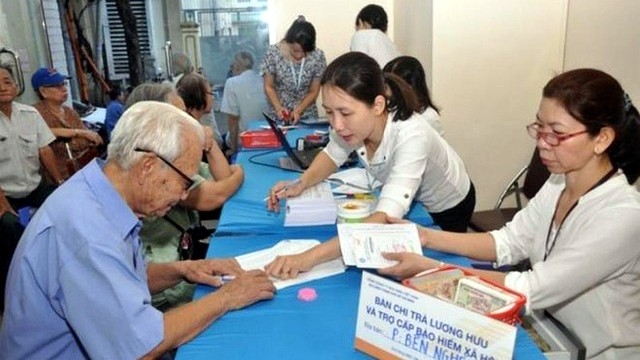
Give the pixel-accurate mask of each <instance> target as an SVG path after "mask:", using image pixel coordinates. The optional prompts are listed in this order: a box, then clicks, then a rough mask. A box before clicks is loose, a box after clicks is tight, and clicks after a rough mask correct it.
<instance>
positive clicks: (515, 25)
mask: <svg viewBox="0 0 640 360" xmlns="http://www.w3.org/2000/svg"><path fill="white" fill-rule="evenodd" d="M566 7H567V0H564V1H560V0H528V1H524V0H523V1H509V2H505V1H502V0H484V1H482V5H479V4H478V2H476V1H474V0H434V5H433V17H434V20H433V68H432V73H433V87H432V92H433V95H434V99H435V102H436V104H437V105H439V106H440V107H441V110H442V111H441V115H442V124H443V126H444V129H445V137H446V139H447V140H448V141H449V143H450V144H451V145H452V146H453V147H454V148H455V149H456V150H457V152H458V154H459V155H460V156H461V157H462V159H463V160H464V161H465V164H466V165H467V169H468V171H469V173H470V175H471V178H472V180H473V181H474V183H475V185H476V192H477V198H478V201H477V206H476V207H477V208H478V209H483V208H490V207H491V206H493V203H494V202H495V199H496V197H497V196H498V195H499V193H500V191H501V190H502V188H503V187H504V185H505V184H506V183H507V182H508V180H509V179H510V178H511V176H512V175H513V174H514V173H515V172H516V171H517V170H518V169H520V168H521V167H522V166H523V164H525V163H527V162H528V160H529V158H530V156H531V153H532V151H533V149H534V147H535V142H534V141H533V140H532V139H530V138H529V137H528V136H527V135H526V133H525V130H524V127H525V125H526V124H528V123H530V122H532V121H533V120H534V119H535V113H536V111H537V107H538V104H539V101H540V94H541V89H542V87H543V85H544V84H545V83H546V82H547V81H548V80H549V79H550V78H551V77H553V75H554V74H556V73H558V72H560V71H561V70H562V59H563V48H564V30H565V19H566Z"/></svg>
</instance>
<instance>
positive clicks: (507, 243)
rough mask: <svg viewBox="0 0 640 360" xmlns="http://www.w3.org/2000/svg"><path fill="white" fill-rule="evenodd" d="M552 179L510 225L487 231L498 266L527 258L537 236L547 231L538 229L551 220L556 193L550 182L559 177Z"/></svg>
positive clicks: (515, 262) (517, 214) (518, 213)
mask: <svg viewBox="0 0 640 360" xmlns="http://www.w3.org/2000/svg"><path fill="white" fill-rule="evenodd" d="M552 177H553V178H554V179H553V180H548V181H547V182H546V183H545V184H544V185H543V186H542V188H541V189H540V191H538V193H537V194H536V195H535V196H534V197H533V198H532V199H531V200H529V202H528V203H527V205H525V207H524V208H522V209H521V210H520V211H518V212H517V213H516V215H515V216H514V217H513V219H512V220H511V221H510V222H508V223H507V224H506V225H505V226H504V227H502V228H501V229H499V230H494V231H491V232H490V233H491V236H493V238H494V240H495V246H496V263H497V264H498V266H502V265H513V264H517V263H518V262H520V261H522V260H524V259H527V258H529V256H530V255H529V254H530V252H531V251H532V249H533V248H534V246H535V245H534V241H535V236H536V233H537V232H539V231H543V232H544V231H545V230H546V229H542V230H541V229H540V227H541V226H542V225H541V224H542V223H547V224H548V222H549V221H551V217H552V216H553V207H554V201H555V200H554V199H555V198H557V192H558V191H557V189H556V190H554V189H553V187H554V185H553V183H554V182H556V181H558V180H559V178H557V177H556V176H555V175H552Z"/></svg>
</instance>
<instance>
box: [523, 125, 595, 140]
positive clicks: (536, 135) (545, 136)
mask: <svg viewBox="0 0 640 360" xmlns="http://www.w3.org/2000/svg"><path fill="white" fill-rule="evenodd" d="M587 132H588V130H582V131H578V132H574V133H571V134H556V133H553V132H544V131H542V125H540V124H538V123H533V124H529V125H527V134H529V136H531V138H533V139H535V140H538V139H540V138H542V140H544V142H546V143H547V144H549V145H551V146H558V145H560V143H561V142H563V141H565V140H567V139H570V138H572V137H574V136H578V135H582V134H585V133H587Z"/></svg>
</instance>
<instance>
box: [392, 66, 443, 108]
mask: <svg viewBox="0 0 640 360" xmlns="http://www.w3.org/2000/svg"><path fill="white" fill-rule="evenodd" d="M382 71H383V72H385V73H392V74H396V75H398V76H400V77H401V78H402V79H403V80H404V81H406V82H407V83H408V84H409V85H411V87H412V88H413V91H414V92H415V93H416V97H417V98H418V103H419V105H420V109H419V112H421V113H422V112H424V111H425V110H427V109H428V108H432V109H433V110H435V111H436V112H437V113H438V114H440V109H439V108H438V107H437V106H436V105H435V104H434V103H433V101H431V96H429V87H428V86H427V76H426V74H425V72H424V68H423V67H422V64H420V61H418V59H416V58H414V57H413V56H398V57H397V58H395V59H393V60H391V61H389V62H388V63H387V64H386V65H385V66H384V68H383V69H382Z"/></svg>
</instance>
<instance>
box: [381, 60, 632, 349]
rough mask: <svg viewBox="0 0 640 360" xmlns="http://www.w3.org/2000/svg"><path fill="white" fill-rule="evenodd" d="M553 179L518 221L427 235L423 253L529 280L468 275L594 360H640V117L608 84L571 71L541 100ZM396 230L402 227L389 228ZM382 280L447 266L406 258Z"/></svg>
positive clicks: (595, 75) (597, 74)
mask: <svg viewBox="0 0 640 360" xmlns="http://www.w3.org/2000/svg"><path fill="white" fill-rule="evenodd" d="M527 132H528V134H529V135H530V136H531V137H532V138H534V139H535V140H536V141H537V147H538V151H539V152H540V158H541V159H542V162H543V164H544V165H545V166H546V167H547V168H548V169H549V171H550V172H551V174H552V175H551V176H550V178H549V179H548V180H547V182H546V183H545V185H544V186H543V187H542V188H541V189H540V191H539V192H538V193H537V194H536V196H535V197H534V198H533V199H531V201H530V202H529V203H528V204H527V206H526V207H524V208H523V209H522V210H520V211H519V212H518V213H517V214H516V215H515V217H514V218H513V221H511V222H510V223H508V224H507V225H505V226H504V227H503V228H502V229H500V230H496V231H492V232H489V233H470V234H454V233H449V232H441V231H436V230H431V229H424V228H421V229H420V238H421V241H422V245H423V246H425V247H428V248H431V249H435V250H439V251H444V252H450V253H455V254H459V255H463V256H468V257H471V258H475V259H481V260H487V261H495V262H496V264H497V265H498V266H502V265H511V264H517V263H518V262H520V261H522V260H525V259H529V260H530V262H531V264H532V269H531V270H529V271H526V272H515V271H513V272H507V273H502V272H495V271H481V270H472V269H468V270H469V271H471V272H473V273H476V274H478V275H481V276H483V277H485V278H487V279H491V280H494V281H496V282H498V283H501V284H504V285H506V286H507V287H509V288H511V289H514V290H516V291H519V292H521V293H522V294H524V295H526V297H527V303H526V311H527V312H530V311H534V310H547V311H548V312H549V313H551V314H552V315H553V316H554V317H555V318H556V319H558V320H559V321H560V322H562V323H563V324H564V325H565V326H566V327H567V328H568V329H569V330H570V331H572V332H573V333H574V334H575V335H576V336H577V337H578V338H579V339H580V340H581V341H582V343H583V344H584V345H585V346H586V348H587V357H588V358H593V359H639V358H640V246H638V244H639V243H638V241H639V239H640V194H638V191H637V189H636V188H635V187H634V186H633V185H632V184H633V183H634V182H635V181H636V179H637V178H638V175H639V174H640V115H639V114H638V110H637V108H636V107H635V106H634V105H633V104H632V103H631V99H630V98H629V97H628V95H627V94H625V92H624V91H623V89H622V87H621V86H620V84H619V83H618V81H616V80H615V79H614V78H613V77H611V76H610V75H608V74H606V73H604V72H602V71H599V70H594V69H578V70H572V71H568V72H566V73H563V74H560V75H558V76H556V77H555V78H553V79H551V81H549V82H548V83H547V85H546V86H545V87H544V89H543V91H542V101H541V102H540V107H539V109H538V112H537V114H536V121H535V122H534V123H533V124H531V125H528V126H527ZM391 221H393V222H395V221H398V220H395V219H392V220H391ZM387 258H388V259H391V260H396V261H398V264H397V265H395V266H392V267H389V268H386V269H381V270H380V273H382V274H386V275H392V276H395V277H397V278H406V277H409V276H412V275H415V274H417V273H418V272H421V271H423V270H427V269H431V268H435V267H437V266H439V265H441V264H440V263H439V262H438V261H435V260H433V259H430V258H427V257H422V256H414V255H411V254H407V253H400V254H387Z"/></svg>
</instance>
